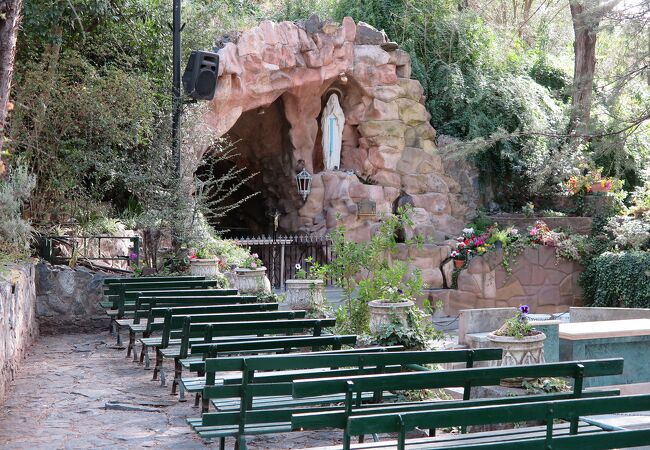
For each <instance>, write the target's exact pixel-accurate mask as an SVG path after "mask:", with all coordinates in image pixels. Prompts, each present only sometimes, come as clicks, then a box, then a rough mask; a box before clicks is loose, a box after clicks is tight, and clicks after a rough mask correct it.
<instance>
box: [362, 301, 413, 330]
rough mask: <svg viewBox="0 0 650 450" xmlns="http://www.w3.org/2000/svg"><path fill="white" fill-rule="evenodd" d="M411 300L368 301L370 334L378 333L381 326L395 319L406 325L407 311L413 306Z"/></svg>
mask: <svg viewBox="0 0 650 450" xmlns="http://www.w3.org/2000/svg"><path fill="white" fill-rule="evenodd" d="M413 305H414V303H413V302H412V301H410V300H409V301H406V302H399V303H390V302H385V301H383V300H373V301H371V302H369V303H368V308H370V332H371V333H372V334H379V332H381V330H382V328H384V327H385V326H386V325H389V324H391V323H393V321H395V320H399V322H400V323H401V324H402V325H404V326H407V325H408V311H409V309H410V308H411V307H413Z"/></svg>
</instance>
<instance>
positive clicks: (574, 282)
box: [447, 247, 583, 314]
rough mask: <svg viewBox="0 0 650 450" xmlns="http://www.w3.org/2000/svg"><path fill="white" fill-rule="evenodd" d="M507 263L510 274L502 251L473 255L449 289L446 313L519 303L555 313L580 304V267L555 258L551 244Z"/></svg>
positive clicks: (533, 310) (524, 252)
mask: <svg viewBox="0 0 650 450" xmlns="http://www.w3.org/2000/svg"><path fill="white" fill-rule="evenodd" d="M510 266H511V268H512V274H510V275H509V274H508V273H507V272H506V271H505V269H504V268H503V267H502V265H501V253H494V254H492V255H490V256H482V257H478V258H474V259H472V260H471V261H470V263H469V267H467V268H466V269H463V270H462V271H461V272H460V273H459V275H458V289H457V290H449V300H448V310H447V313H449V314H457V311H459V310H461V309H471V308H494V307H497V308H502V307H519V305H528V306H530V310H531V312H532V313H556V312H561V311H567V310H568V309H569V307H571V306H581V305H582V290H581V289H580V286H579V285H578V277H579V275H580V273H581V272H582V271H583V267H582V266H581V265H580V264H578V263H576V262H574V261H568V260H565V259H560V260H558V259H556V256H555V249H554V248H552V247H537V248H528V249H526V250H524V251H523V252H522V253H521V254H520V255H519V256H517V258H516V259H515V260H514V261H510Z"/></svg>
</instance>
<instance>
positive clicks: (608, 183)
mask: <svg viewBox="0 0 650 450" xmlns="http://www.w3.org/2000/svg"><path fill="white" fill-rule="evenodd" d="M611 188H612V182H611V181H608V182H607V183H605V189H607V190H610V189H611Z"/></svg>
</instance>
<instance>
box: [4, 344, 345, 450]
mask: <svg viewBox="0 0 650 450" xmlns="http://www.w3.org/2000/svg"><path fill="white" fill-rule="evenodd" d="M114 342H115V339H114V338H112V337H111V336H109V335H108V333H101V334H74V335H60V336H42V337H41V338H40V339H39V340H38V341H37V342H36V344H35V345H34V346H33V347H32V348H31V349H30V352H29V355H28V357H27V359H26V360H25V361H24V362H23V364H22V366H21V369H20V371H19V373H18V375H17V377H16V380H15V382H14V384H13V386H12V387H11V390H10V393H9V396H8V398H7V400H6V402H5V404H4V405H2V406H1V407H0V448H2V449H12V450H14V449H87V448H93V449H96V448H111V449H132V448H151V447H155V448H157V449H158V448H160V449H166V448H170V449H171V448H174V449H198V448H201V449H204V448H218V445H217V442H214V443H205V442H203V441H202V440H201V439H199V438H198V437H197V436H196V435H195V434H194V433H193V432H192V431H191V430H190V427H189V426H188V425H187V424H186V423H185V419H186V418H188V417H197V416H198V414H199V412H198V410H197V409H196V408H194V407H193V404H194V402H193V401H192V400H193V399H189V401H188V402H187V403H179V402H178V400H177V397H173V396H171V395H170V394H169V392H170V388H169V387H165V388H162V387H160V384H159V382H156V381H152V380H151V376H152V372H151V371H144V370H143V369H142V366H140V365H138V364H137V363H133V362H132V361H131V360H130V359H127V358H126V357H125V356H126V351H125V350H116V349H113V348H110V346H112V345H113V344H114ZM167 373H168V374H170V373H171V374H173V367H172V366H169V367H167ZM115 408H117V409H115ZM130 409H133V410H130ZM339 437H340V433H335V432H333V431H332V432H302V433H286V434H279V435H273V436H260V437H254V438H252V439H250V441H249V442H250V445H249V447H250V448H252V449H278V450H283V449H293V448H301V447H306V446H324V445H332V444H336V443H339V442H340V439H339ZM232 445H233V441H232V440H229V441H228V443H227V447H228V448H232Z"/></svg>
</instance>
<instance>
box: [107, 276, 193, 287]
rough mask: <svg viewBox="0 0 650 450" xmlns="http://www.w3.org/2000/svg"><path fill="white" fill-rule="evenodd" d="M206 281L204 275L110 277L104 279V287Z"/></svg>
mask: <svg viewBox="0 0 650 450" xmlns="http://www.w3.org/2000/svg"><path fill="white" fill-rule="evenodd" d="M196 280H205V277H204V276H202V275H187V276H178V277H136V278H127V277H108V278H104V285H109V284H120V283H127V284H128V283H160V282H163V281H196Z"/></svg>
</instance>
